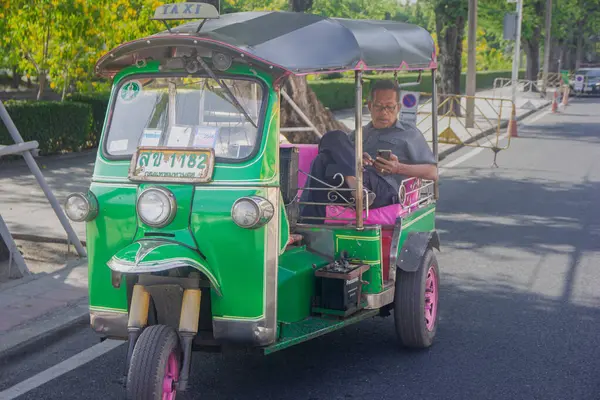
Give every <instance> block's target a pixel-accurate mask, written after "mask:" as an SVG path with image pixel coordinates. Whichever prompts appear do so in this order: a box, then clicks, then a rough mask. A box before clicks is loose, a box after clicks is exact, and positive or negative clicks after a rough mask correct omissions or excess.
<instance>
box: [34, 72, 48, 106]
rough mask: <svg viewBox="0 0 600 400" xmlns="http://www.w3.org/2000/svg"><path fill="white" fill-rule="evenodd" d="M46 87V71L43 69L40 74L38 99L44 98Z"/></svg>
mask: <svg viewBox="0 0 600 400" xmlns="http://www.w3.org/2000/svg"><path fill="white" fill-rule="evenodd" d="M45 87H46V71H41V72H40V73H39V74H38V92H37V97H36V98H37V100H38V101H39V100H42V97H43V96H44V88H45Z"/></svg>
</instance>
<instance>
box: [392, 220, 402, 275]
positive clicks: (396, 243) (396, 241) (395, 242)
mask: <svg viewBox="0 0 600 400" xmlns="http://www.w3.org/2000/svg"><path fill="white" fill-rule="evenodd" d="M401 235H402V220H401V219H400V220H398V221H396V225H395V226H394V234H393V235H392V245H391V246H390V265H389V269H390V271H389V280H390V281H392V282H396V261H398V250H399V249H398V248H399V247H400V236H401Z"/></svg>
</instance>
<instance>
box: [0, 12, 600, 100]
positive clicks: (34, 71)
mask: <svg viewBox="0 0 600 400" xmlns="http://www.w3.org/2000/svg"><path fill="white" fill-rule="evenodd" d="M467 1H468V0H417V1H416V2H415V3H409V2H406V3H404V2H398V1H397V0H220V3H219V2H218V0H206V2H212V3H213V4H217V3H218V4H220V10H221V13H229V12H236V11H249V10H294V11H306V12H311V13H315V14H319V15H324V16H334V17H342V18H369V19H392V20H396V21H404V22H410V23H414V24H417V25H420V26H423V27H424V28H426V29H428V30H429V31H430V32H431V33H432V36H434V38H435V40H436V42H437V44H438V57H439V63H440V72H441V77H442V79H441V80H440V84H441V89H442V90H444V91H447V92H456V91H457V90H458V86H457V83H456V82H457V77H458V76H459V74H460V71H461V70H463V71H464V69H465V60H466V54H465V52H464V51H463V49H464V48H465V46H466V38H465V34H464V27H465V25H466V22H467ZM163 3H164V1H159V0H36V1H32V0H3V1H1V2H0V70H3V69H7V70H13V71H15V72H17V73H18V74H19V76H21V75H23V76H25V77H31V78H32V79H36V80H37V81H38V82H40V83H42V85H40V92H39V93H38V95H39V96H41V95H42V93H43V90H44V83H45V80H46V77H48V80H49V86H51V87H52V88H54V90H55V91H57V92H59V93H61V92H62V93H64V92H67V91H69V89H70V88H75V89H78V90H97V89H98V88H99V86H102V83H101V82H100V81H98V80H97V77H95V75H94V69H93V66H94V64H95V62H96V60H97V59H98V58H99V57H100V56H101V55H102V54H104V53H105V52H106V51H108V49H110V48H113V47H115V46H117V45H118V44H120V43H123V42H126V41H129V40H132V39H135V38H138V37H141V36H144V35H148V34H151V33H155V32H157V31H160V30H162V29H164V26H162V25H161V24H160V23H159V22H157V21H151V20H150V17H151V15H152V14H153V12H154V9H155V8H156V7H158V6H160V5H162V4H163ZM553 3H554V10H553V23H552V35H553V39H554V41H553V43H554V45H555V46H556V48H557V49H558V50H557V51H558V52H559V53H557V54H553V55H552V59H556V58H558V57H561V56H562V57H563V58H564V62H563V66H567V67H569V68H574V67H575V64H576V60H583V61H585V56H586V55H587V54H588V52H586V50H590V49H593V48H594V47H593V45H594V40H600V38H598V37H597V36H598V35H599V32H600V1H598V0H560V1H554V2H553ZM514 8H515V7H514V4H510V3H508V2H506V0H479V15H478V22H479V29H478V32H477V41H478V42H477V69H478V70H494V69H504V68H508V67H509V66H510V64H511V60H512V54H511V53H512V46H513V43H512V42H509V41H504V40H503V39H502V16H503V14H504V13H505V12H509V11H514ZM544 9H545V0H527V1H524V15H523V25H522V27H523V35H522V36H523V42H522V48H523V50H524V52H525V53H526V54H527V59H528V65H527V69H528V71H529V72H530V75H529V77H530V78H531V77H533V75H535V74H537V72H538V70H539V64H538V61H537V60H538V58H539V55H540V53H539V52H540V48H543V38H544V29H543V24H544V21H543V18H544ZM595 36H596V38H594V37H595ZM0 73H1V71H0Z"/></svg>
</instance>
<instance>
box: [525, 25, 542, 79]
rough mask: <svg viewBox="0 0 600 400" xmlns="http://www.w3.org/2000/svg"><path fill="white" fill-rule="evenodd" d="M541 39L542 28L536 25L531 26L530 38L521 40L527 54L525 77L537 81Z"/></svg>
mask: <svg viewBox="0 0 600 400" xmlns="http://www.w3.org/2000/svg"><path fill="white" fill-rule="evenodd" d="M541 39H542V28H541V27H539V26H536V27H534V28H533V34H532V35H531V38H529V39H524V40H523V43H522V44H523V49H524V50H525V55H526V56H527V69H526V73H525V74H526V75H525V79H527V80H528V81H534V82H537V79H538V73H539V72H540V41H541Z"/></svg>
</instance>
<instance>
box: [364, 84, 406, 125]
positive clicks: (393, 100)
mask: <svg viewBox="0 0 600 400" xmlns="http://www.w3.org/2000/svg"><path fill="white" fill-rule="evenodd" d="M368 106H369V111H370V112H371V121H372V123H373V127H374V128H376V129H382V128H389V127H391V126H394V124H395V123H396V119H397V116H398V107H399V104H398V94H397V92H396V91H395V90H392V89H382V90H377V91H375V93H373V100H372V101H370V102H369V104H368Z"/></svg>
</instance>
